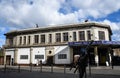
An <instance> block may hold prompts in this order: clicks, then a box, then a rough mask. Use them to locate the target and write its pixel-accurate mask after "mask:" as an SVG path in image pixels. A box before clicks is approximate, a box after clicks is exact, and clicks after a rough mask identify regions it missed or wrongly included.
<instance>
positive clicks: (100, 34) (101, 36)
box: [98, 31, 105, 40]
mask: <svg viewBox="0 0 120 78" xmlns="http://www.w3.org/2000/svg"><path fill="white" fill-rule="evenodd" d="M98 33H99V40H105V32H104V31H98Z"/></svg>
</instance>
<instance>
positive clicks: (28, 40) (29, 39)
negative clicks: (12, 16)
mask: <svg viewBox="0 0 120 78" xmlns="http://www.w3.org/2000/svg"><path fill="white" fill-rule="evenodd" d="M30 38H31V36H28V44H30Z"/></svg>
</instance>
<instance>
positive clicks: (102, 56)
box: [98, 48, 109, 65]
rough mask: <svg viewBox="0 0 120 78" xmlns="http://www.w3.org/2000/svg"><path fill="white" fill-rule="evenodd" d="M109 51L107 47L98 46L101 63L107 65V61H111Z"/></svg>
mask: <svg viewBox="0 0 120 78" xmlns="http://www.w3.org/2000/svg"><path fill="white" fill-rule="evenodd" d="M107 52H108V51H107V49H106V48H98V55H99V65H106V61H108V62H109V59H107V58H108V57H107Z"/></svg>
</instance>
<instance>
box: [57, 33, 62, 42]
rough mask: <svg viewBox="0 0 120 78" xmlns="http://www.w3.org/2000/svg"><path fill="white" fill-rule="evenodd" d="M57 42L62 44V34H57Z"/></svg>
mask: <svg viewBox="0 0 120 78" xmlns="http://www.w3.org/2000/svg"><path fill="white" fill-rule="evenodd" d="M56 42H61V33H56Z"/></svg>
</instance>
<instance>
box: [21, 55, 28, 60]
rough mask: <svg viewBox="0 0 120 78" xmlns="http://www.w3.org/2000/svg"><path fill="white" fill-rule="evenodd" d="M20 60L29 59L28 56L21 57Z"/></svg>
mask: <svg viewBox="0 0 120 78" xmlns="http://www.w3.org/2000/svg"><path fill="white" fill-rule="evenodd" d="M20 59H28V55H20Z"/></svg>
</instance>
